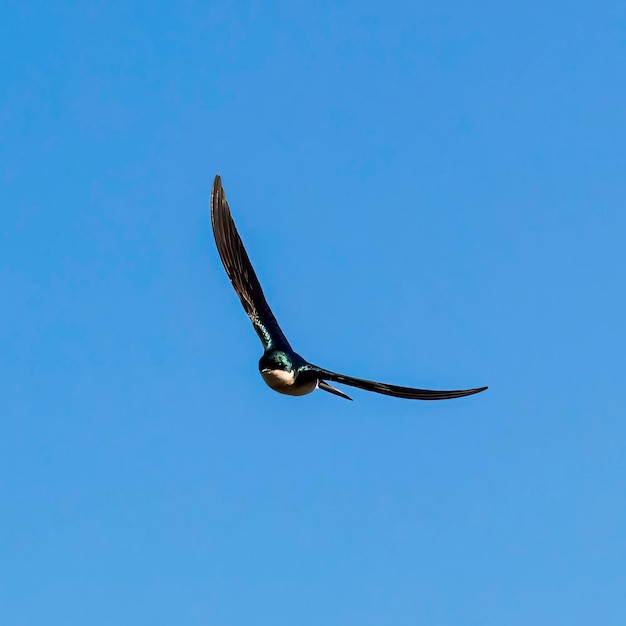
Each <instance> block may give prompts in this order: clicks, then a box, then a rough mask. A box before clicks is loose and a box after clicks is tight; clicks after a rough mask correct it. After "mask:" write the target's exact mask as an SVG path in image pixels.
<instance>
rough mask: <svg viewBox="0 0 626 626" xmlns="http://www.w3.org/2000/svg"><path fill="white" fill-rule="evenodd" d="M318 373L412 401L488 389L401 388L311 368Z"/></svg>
mask: <svg viewBox="0 0 626 626" xmlns="http://www.w3.org/2000/svg"><path fill="white" fill-rule="evenodd" d="M310 367H311V368H312V369H313V370H314V371H316V372H317V373H318V375H319V376H320V378H325V379H327V380H332V381H333V382H336V383H343V384H344V385H350V386H352V387H359V388H360V389H365V390H366V391H374V392H376V393H382V394H385V395H386V396H395V397H396V398H409V399H410V400H449V399H451V398H462V397H463V396H471V395H472V394H475V393H480V392H481V391H485V389H487V387H477V388H476V389H456V390H451V391H434V390H431V389H414V388H413V387H400V386H399V385H389V384H387V383H377V382H375V381H373V380H363V379H362V378H353V377H352V376H346V375H345V374H338V373H337V372H331V371H329V370H326V369H323V368H321V367H317V365H311V366H310Z"/></svg>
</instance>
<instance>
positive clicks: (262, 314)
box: [211, 176, 290, 350]
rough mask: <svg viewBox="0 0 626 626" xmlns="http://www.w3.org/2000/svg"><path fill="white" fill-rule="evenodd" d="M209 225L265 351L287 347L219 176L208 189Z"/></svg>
mask: <svg viewBox="0 0 626 626" xmlns="http://www.w3.org/2000/svg"><path fill="white" fill-rule="evenodd" d="M211 224H212V225H213V235H214V236H215V243H216V244H217V250H218V252H219V254H220V258H221V259H222V263H223V264H224V269H225V270H226V273H227V274H228V278H230V282H231V283H232V284H233V287H234V288H235V291H236V292H237V295H238V296H239V299H240V300H241V304H242V305H243V308H244V309H245V311H246V313H247V314H248V317H249V318H250V320H251V321H252V324H253V326H254V330H256V333H257V335H258V336H259V339H260V340H261V342H262V343H263V346H264V347H265V349H266V350H267V349H269V348H278V347H280V348H290V346H289V342H288V341H287V338H286V337H285V335H284V334H283V331H282V330H281V329H280V326H279V325H278V322H277V321H276V318H275V317H274V314H273V313H272V310H271V309H270V307H269V305H268V304H267V302H266V300H265V296H264V295H263V289H261V285H260V283H259V279H258V278H257V277H256V274H255V273H254V269H253V268H252V263H250V259H249V258H248V255H247V253H246V249H245V248H244V247H243V242H242V241H241V237H240V236H239V233H238V232H237V228H235V222H233V218H232V217H231V215H230V208H229V207H228V202H227V201H226V194H225V193H224V188H223V187H222V179H221V178H220V177H219V176H216V177H215V180H214V181H213V190H212V191H211Z"/></svg>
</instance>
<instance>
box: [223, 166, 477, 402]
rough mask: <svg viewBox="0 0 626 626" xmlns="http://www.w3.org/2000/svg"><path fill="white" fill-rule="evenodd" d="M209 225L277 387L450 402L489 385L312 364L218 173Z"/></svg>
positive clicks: (267, 376)
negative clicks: (278, 308)
mask: <svg viewBox="0 0 626 626" xmlns="http://www.w3.org/2000/svg"><path fill="white" fill-rule="evenodd" d="M211 223H212V225H213V234H214V235H215V243H216V244H217V250H218V252H219V255H220V258H221V259H222V263H223V264H224V268H225V269H226V274H228V278H230V282H231V283H232V284H233V287H234V288H235V291H236V292H237V295H238V296H239V299H240V300H241V304H242V305H243V308H244V309H245V311H246V313H247V314H248V317H249V318H250V320H251V321H252V325H253V326H254V330H255V331H256V333H257V335H258V336H259V339H260V340H261V343H262V344H263V348H264V350H265V351H264V352H263V356H262V357H261V359H260V360H259V371H260V372H261V376H262V377H263V380H264V381H265V383H266V384H267V385H268V386H269V387H270V388H271V389H273V390H274V391H278V392H279V393H284V394H287V395H290V396H303V395H305V394H307V393H311V392H312V391H315V389H322V390H323V391H328V392H329V393H332V394H335V395H337V396H340V397H342V398H345V399H346V400H352V398H351V397H350V396H348V395H347V394H345V393H344V392H343V391H340V390H339V389H336V388H335V387H331V385H330V384H329V382H328V381H332V382H334V383H341V384H344V385H350V386H352V387H358V388H360V389H365V390H366V391H374V392H376V393H382V394H385V395H387V396H395V397H398V398H409V399H413V400H447V399H449V398H461V397H463V396H471V395H472V394H474V393H479V392H480V391H484V390H485V389H487V387H477V388H476V389H458V390H453V391H433V390H430V389H414V388H412V387H400V386H398V385H389V384H387V383H378V382H374V381H372V380H363V379H361V378H354V377H352V376H346V375H345V374H338V373H337V372H332V371H330V370H327V369H324V368H323V367H318V366H317V365H313V364H312V363H309V362H308V361H307V360H305V359H304V358H302V357H301V356H300V355H299V354H297V353H296V352H295V351H294V350H293V348H292V347H291V345H290V343H289V342H288V341H287V338H286V337H285V335H284V333H283V331H282V330H281V328H280V326H279V325H278V322H277V321H276V318H275V317H274V314H273V313H272V310H271V309H270V307H269V305H268V304H267V301H266V300H265V296H264V295H263V290H262V289H261V284H260V283H259V279H258V278H257V276H256V274H255V272H254V269H253V268H252V264H251V263H250V259H249V258H248V254H247V253H246V249H245V248H244V246H243V242H242V241H241V237H240V236H239V233H238V232H237V228H236V227H235V223H234V222H233V218H232V216H231V214H230V208H229V206H228V202H227V201H226V195H225V193H224V189H223V187H222V180H221V178H220V177H219V176H216V177H215V180H214V181H213V190H212V191H211Z"/></svg>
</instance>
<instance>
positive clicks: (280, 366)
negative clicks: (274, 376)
mask: <svg viewBox="0 0 626 626" xmlns="http://www.w3.org/2000/svg"><path fill="white" fill-rule="evenodd" d="M277 370H278V371H281V372H291V371H292V370H293V363H292V360H291V358H290V357H289V355H288V354H287V353H286V352H283V351H282V350H268V351H267V352H266V353H265V354H264V355H263V356H262V357H261V358H260V360H259V371H260V372H270V371H272V372H273V371H277Z"/></svg>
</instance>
